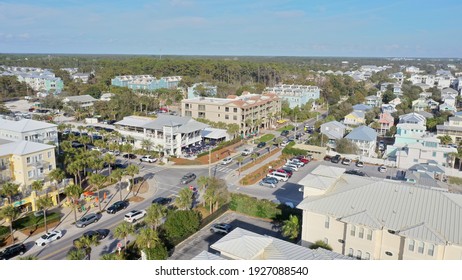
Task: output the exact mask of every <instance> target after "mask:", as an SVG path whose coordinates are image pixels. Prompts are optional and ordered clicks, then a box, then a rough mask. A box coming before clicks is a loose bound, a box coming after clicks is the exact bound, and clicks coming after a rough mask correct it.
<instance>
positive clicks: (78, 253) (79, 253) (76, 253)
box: [66, 249, 87, 261]
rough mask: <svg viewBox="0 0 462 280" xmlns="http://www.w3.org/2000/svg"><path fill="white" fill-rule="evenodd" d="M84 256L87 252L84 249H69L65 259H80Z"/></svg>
mask: <svg viewBox="0 0 462 280" xmlns="http://www.w3.org/2000/svg"><path fill="white" fill-rule="evenodd" d="M86 256H87V253H86V252H85V250H84V249H71V250H69V252H67V256H66V259H68V260H71V261H80V260H83V259H85V257H86Z"/></svg>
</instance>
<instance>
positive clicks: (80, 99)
mask: <svg viewBox="0 0 462 280" xmlns="http://www.w3.org/2000/svg"><path fill="white" fill-rule="evenodd" d="M64 100H68V101H73V102H77V103H83V102H95V101H97V99H95V98H93V96H91V95H88V94H85V95H75V96H66V97H65V98H64Z"/></svg>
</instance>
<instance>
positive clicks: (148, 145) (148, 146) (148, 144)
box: [141, 138, 154, 152]
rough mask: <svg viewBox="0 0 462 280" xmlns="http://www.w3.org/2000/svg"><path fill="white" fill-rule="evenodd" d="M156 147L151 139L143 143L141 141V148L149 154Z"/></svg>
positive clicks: (144, 140) (146, 139)
mask: <svg viewBox="0 0 462 280" xmlns="http://www.w3.org/2000/svg"><path fill="white" fill-rule="evenodd" d="M153 146H154V143H152V141H151V139H149V138H145V139H143V141H141V148H142V149H144V150H146V151H147V152H150V151H151V149H152V147H153Z"/></svg>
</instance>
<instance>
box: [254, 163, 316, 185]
mask: <svg viewBox="0 0 462 280" xmlns="http://www.w3.org/2000/svg"><path fill="white" fill-rule="evenodd" d="M308 162H310V160H309V159H307V158H306V157H304V156H296V157H293V158H291V159H288V160H287V162H286V163H285V164H284V166H282V167H281V168H278V169H272V170H270V171H269V173H268V175H267V176H266V178H264V179H263V180H261V181H260V183H259V184H260V185H261V186H267V187H271V188H275V187H276V185H277V183H278V182H279V181H283V182H287V180H289V178H290V177H292V174H293V172H296V171H298V170H299V169H300V168H302V167H303V166H305V164H307V163H308ZM274 180H276V181H274Z"/></svg>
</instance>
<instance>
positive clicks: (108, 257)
mask: <svg viewBox="0 0 462 280" xmlns="http://www.w3.org/2000/svg"><path fill="white" fill-rule="evenodd" d="M124 259H125V257H124V255H123V254H121V255H119V254H113V253H110V254H104V255H103V256H102V257H101V259H100V260H103V261H121V260H124Z"/></svg>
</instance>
